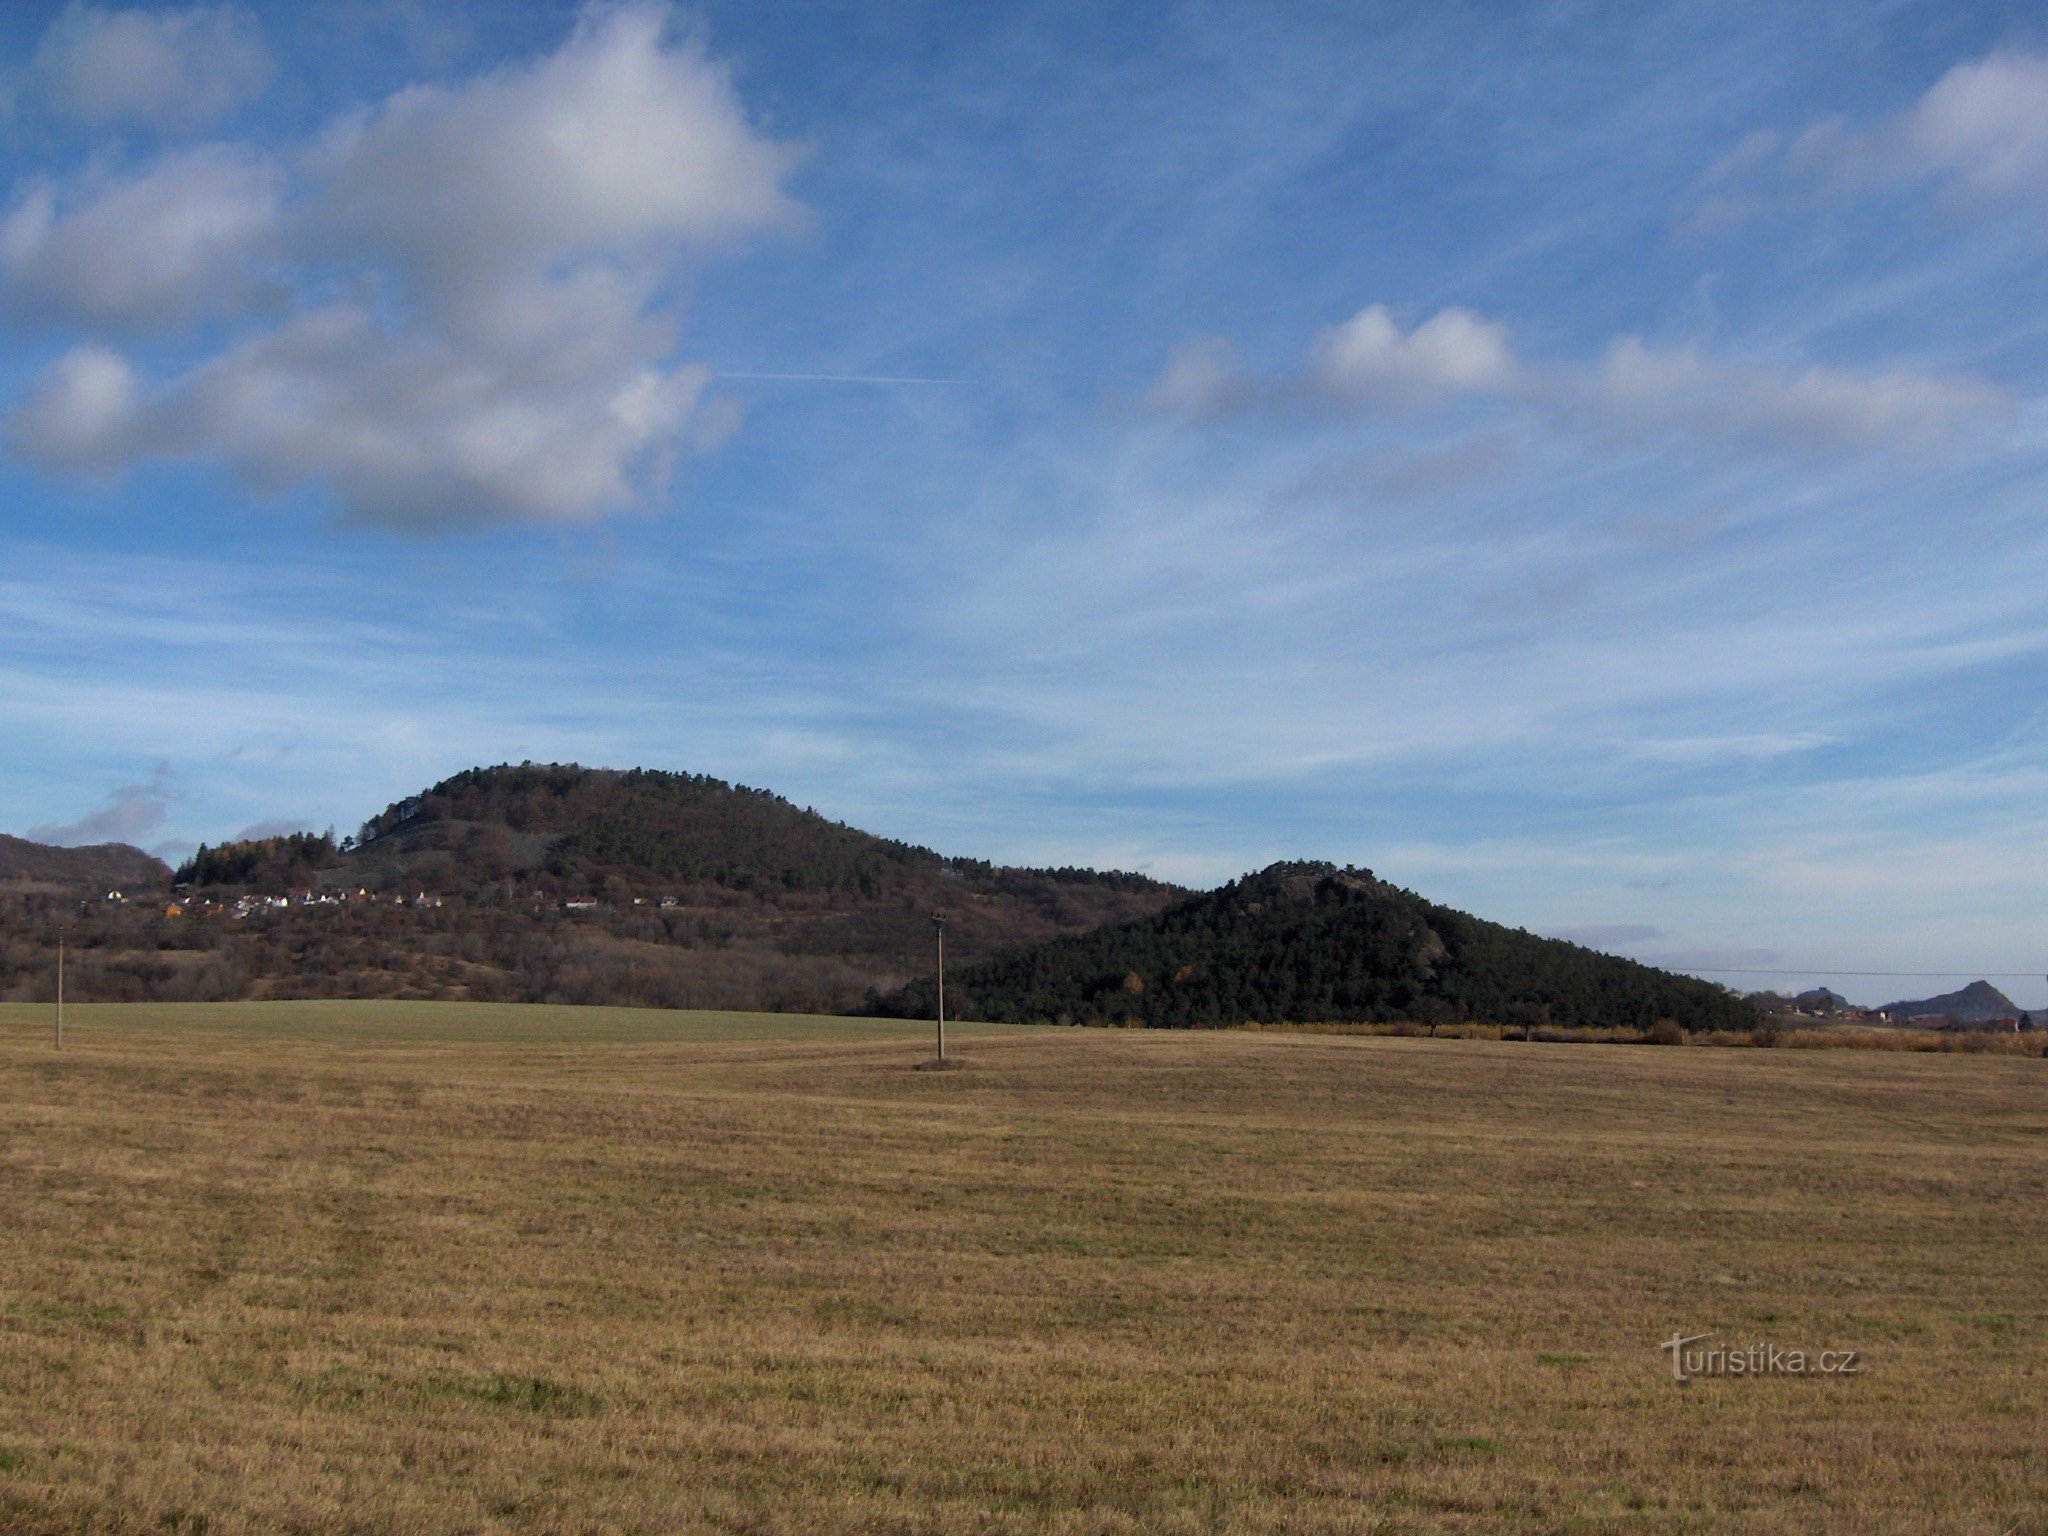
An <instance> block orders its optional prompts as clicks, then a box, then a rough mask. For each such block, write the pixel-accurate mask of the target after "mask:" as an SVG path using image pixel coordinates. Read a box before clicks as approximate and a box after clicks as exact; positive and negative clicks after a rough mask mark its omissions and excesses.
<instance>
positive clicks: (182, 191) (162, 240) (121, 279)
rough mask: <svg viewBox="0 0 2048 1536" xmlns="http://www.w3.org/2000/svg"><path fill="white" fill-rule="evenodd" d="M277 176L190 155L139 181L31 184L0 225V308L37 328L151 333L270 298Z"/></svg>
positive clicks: (269, 164) (255, 163) (244, 161)
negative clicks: (268, 267) (266, 262)
mask: <svg viewBox="0 0 2048 1536" xmlns="http://www.w3.org/2000/svg"><path fill="white" fill-rule="evenodd" d="M283 191H284V175H283V172H282V170H281V168H280V167H279V166H278V165H277V164H275V163H274V162H273V161H271V160H268V159H266V158H263V157H260V156H256V155H251V154H249V153H247V152H243V151H235V150H228V149H220V148H208V149H200V150H194V151H192V152H191V153H188V154H183V155H177V156H174V157H172V158H169V159H167V160H165V161H163V162H162V163H160V164H159V165H157V166H155V167H154V168H153V169H151V170H150V171H148V172H147V173H145V174H142V175H139V176H133V177H129V178H126V179H122V180H115V181H104V182H100V183H97V184H94V185H89V186H85V187H78V188H72V189H66V190H62V191H60V189H59V188H57V187H55V186H52V185H50V184H47V183H45V184H42V185H39V186H35V187H32V188H31V189H30V190H29V191H28V192H27V193H26V194H25V195H24V196H22V197H21V198H20V199H19V200H18V201H17V202H16V204H15V206H14V207H13V209H12V210H10V211H9V213H8V214H7V216H6V218H5V220H4V221H0V275H4V277H5V279H6V284H7V288H6V292H7V298H8V302H9V305H10V307H11V308H12V309H13V310H14V311H15V312H16V313H17V314H21V315H28V316H32V317H34V318H36V319H38V320H40V321H45V322H48V321H58V322H80V323H84V324H89V325H98V326H104V327H108V328H112V329H117V330H155V329H160V328H163V327H166V326H172V325H178V324H181V323H184V322H187V321H190V320H193V319H196V318H199V317H201V316H203V315H207V314H218V313H223V312H233V311H236V310H239V309H242V308H245V307H247V306H249V305H250V304H251V303H252V302H257V301H260V300H263V299H266V298H272V299H274V298H276V297H277V296H278V295H279V288H278V284H277V283H276V281H275V279H269V280H266V279H264V278H263V277H262V276H261V275H260V274H259V272H258V271H257V269H256V267H255V266H254V265H253V263H255V262H256V261H257V260H258V259H259V258H261V257H262V256H264V255H265V254H268V253H271V248H272V247H273V246H274V243H275V239H276V234H277V222H278V216H279V208H280V200H281V198H282V196H283Z"/></svg>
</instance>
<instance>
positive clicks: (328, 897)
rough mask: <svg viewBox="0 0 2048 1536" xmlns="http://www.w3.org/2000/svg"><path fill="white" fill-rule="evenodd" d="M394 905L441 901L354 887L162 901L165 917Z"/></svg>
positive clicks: (114, 897)
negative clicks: (383, 903)
mask: <svg viewBox="0 0 2048 1536" xmlns="http://www.w3.org/2000/svg"><path fill="white" fill-rule="evenodd" d="M106 899H107V900H108V901H110V902H125V901H126V900H127V899H128V898H127V897H126V896H124V895H123V894H122V893H121V892H119V891H109V892H107V897H106ZM386 901H388V902H389V903H390V904H391V905H392V906H395V907H405V906H412V907H438V906H442V905H444V903H443V901H442V899H441V898H440V897H439V896H429V895H428V894H427V893H426V892H425V891H421V892H420V893H419V894H418V895H416V896H404V895H397V896H385V895H384V894H383V893H382V892H377V891H370V890H362V889H358V890H356V891H353V892H351V891H314V890H298V891H292V892H290V893H289V894H287V895H284V896H259V895H255V894H253V893H245V894H243V895H241V896H237V897H235V898H234V900H232V901H226V900H217V899H215V898H214V897H212V896H173V897H172V898H171V899H170V900H169V901H168V902H167V903H165V905H164V916H165V917H207V916H216V915H218V916H226V917H253V916H255V915H256V914H257V913H259V912H278V911H288V910H290V909H291V908H293V907H340V906H347V905H349V904H351V903H354V902H386Z"/></svg>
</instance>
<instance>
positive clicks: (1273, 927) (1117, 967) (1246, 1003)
mask: <svg viewBox="0 0 2048 1536" xmlns="http://www.w3.org/2000/svg"><path fill="white" fill-rule="evenodd" d="M946 990H947V998H948V1002H949V1004H950V1005H951V1006H950V1007H949V1010H948V1011H949V1012H952V1011H954V1010H955V1009H957V1011H958V1012H959V1014H960V1015H961V1016H962V1017H965V1018H978V1019H987V1020H991V1021H1000V1022H1015V1023H1023V1022H1053V1023H1084V1022H1103V1023H1118V1024H1145V1025H1153V1026H1160V1027H1168V1028H1174V1027H1180V1028H1201V1027H1205V1026H1217V1025H1229V1024H1238V1023H1242V1022H1246V1021H1248V1020H1259V1021H1294V1022H1319V1023H1321V1022H1328V1023H1339V1022H1390V1021H1397V1020H1415V1021H1418V1022H1423V1023H1431V1022H1451V1021H1453V1020H1460V1019H1472V1020H1478V1021H1482V1022H1487V1023H1499V1024H1509V1025H1519V1024H1553V1023H1554V1024H1558V1025H1565V1026H1594V1027H1623V1028H1642V1027H1646V1026H1648V1025H1650V1024H1653V1023H1655V1022H1656V1021H1658V1020H1660V1019H1674V1020H1676V1021H1677V1022H1678V1023H1679V1024H1681V1025H1683V1026H1684V1027H1685V1028H1687V1029H1692V1030H1699V1029H1737V1028H1747V1027H1749V1026H1750V1025H1751V1024H1753V1023H1754V1022H1755V1021H1756V1018H1755V1014H1754V1012H1753V1011H1752V1010H1751V1009H1750V1008H1749V1006H1748V1005H1747V1004H1745V1003H1744V1002H1742V1001H1741V1000H1740V999H1738V998H1736V997H1735V996H1733V995H1732V994H1730V993H1729V992H1727V991H1726V990H1724V989H1722V988H1720V987H1717V986H1714V985H1713V984H1712V983H1709V982H1705V981H1700V980H1697V979H1695V978H1693V977H1688V976H1678V975H1674V974H1672V973H1671V972H1668V971H1660V970H1657V969H1655V968H1654V967H1651V966H1647V965H1643V964H1640V963H1638V962H1636V961H1633V960H1625V959H1620V958H1618V957H1616V956H1613V955H1606V954H1602V953H1600V952H1598V951H1596V950H1591V949H1586V948H1584V947H1582V946H1580V945H1577V944H1572V943H1568V942H1566V941H1564V940H1561V939H1547V938H1541V937H1538V936H1537V935H1535V934H1532V933H1528V932H1526V931H1524V930H1522V929H1518V928H1507V927H1504V926H1502V925H1501V924H1499V923H1491V922H1487V921H1486V920H1485V919H1483V918H1477V917H1473V916H1471V915H1469V914H1467V913H1464V912H1459V911H1456V910H1454V909H1452V908H1449V907H1443V906H1439V905H1437V904H1435V903H1434V902H1430V901H1427V900H1425V899H1424V898H1423V897H1421V896H1418V895H1416V894H1414V893H1413V892H1411V891H1405V890H1402V889H1400V888H1399V887H1397V886H1394V885H1391V884H1389V883H1387V882H1386V881H1384V880H1380V879H1377V878H1376V877H1374V875H1373V874H1372V872H1371V871H1369V870H1359V869H1351V868H1339V867H1338V866H1336V865H1333V864H1325V863H1283V864H1275V865H1273V866H1271V867H1270V868H1268V869H1264V870H1260V871H1259V872H1257V873H1255V874H1250V875H1246V876H1245V877H1244V878H1243V879H1241V880H1235V881H1232V882H1231V883H1230V884H1228V885H1226V886H1224V887H1222V888H1221V889H1220V890H1216V891H1211V892H1205V893H1201V894H1198V895H1191V896H1188V897H1186V898H1184V899H1182V900H1180V901H1178V902H1176V903H1174V904H1173V905H1172V906H1170V907H1168V908H1167V909H1166V910H1164V911H1162V912H1160V913H1157V914H1156V915H1152V916H1147V917H1140V918H1136V919H1133V920H1131V921H1129V922H1126V923H1121V924H1116V925H1112V926H1108V927H1104V928H1101V929H1098V930H1096V931H1095V932H1092V933H1085V934H1079V935H1073V936H1068V937H1062V938H1057V939H1052V940H1048V941H1047V942H1045V943H1042V944H1039V945H1037V946H1035V947H1033V948H1030V949H1025V950H1019V951H1014V952H1012V953H1009V954H1005V955H998V956H996V957H994V958H993V959H990V960H986V961H983V962H982V963H980V964H978V965H967V966H963V967H961V968H960V969H958V970H955V971H949V973H948V975H947V978H946ZM932 992H933V985H932V980H931V978H930V977H924V978H920V979H919V980H918V981H916V982H914V983H912V984H911V985H909V986H907V987H906V988H904V989H903V990H902V991H901V992H899V993H897V994H896V995H894V996H893V997H891V998H888V999H886V1000H885V1002H884V1007H885V1008H886V1010H887V1011H888V1012H891V1013H895V1014H899V1015H904V1016H918V1015H923V1014H928V1013H929V1012H930V1011H931V1009H932V1006H933V1001H934V1000H933V997H932Z"/></svg>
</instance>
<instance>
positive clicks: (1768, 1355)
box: [1657, 1333, 1863, 1382]
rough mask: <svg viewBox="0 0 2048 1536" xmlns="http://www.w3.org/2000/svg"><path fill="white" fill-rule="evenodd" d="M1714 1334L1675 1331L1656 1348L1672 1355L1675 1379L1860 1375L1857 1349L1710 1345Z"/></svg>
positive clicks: (1859, 1355) (1861, 1360)
mask: <svg viewBox="0 0 2048 1536" xmlns="http://www.w3.org/2000/svg"><path fill="white" fill-rule="evenodd" d="M1713 1337H1714V1335H1713V1334H1711V1333H1695V1334H1689V1335H1688V1334H1680V1333H1674V1334H1673V1335H1671V1337H1670V1338H1668V1339H1666V1340H1665V1341H1664V1342H1663V1343H1662V1344H1659V1345H1658V1346H1657V1347H1658V1348H1659V1349H1661V1350H1663V1351H1664V1353H1666V1354H1667V1355H1669V1356H1670V1357H1671V1379H1672V1380H1673V1381H1680V1382H1684V1381H1695V1380H1698V1379H1699V1378H1701V1377H1705V1376H1860V1375H1862V1374H1863V1352H1862V1351H1861V1350H1855V1349H1787V1348H1785V1347H1783V1346H1782V1345H1778V1344H1751V1345H1749V1346H1747V1347H1746V1348H1745V1347H1741V1346H1736V1345H1729V1344H1713V1345H1709V1344H1708V1343H1707V1342H1706V1341H1707V1340H1708V1339H1711V1338H1713Z"/></svg>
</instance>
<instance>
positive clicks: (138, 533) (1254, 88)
mask: <svg viewBox="0 0 2048 1536" xmlns="http://www.w3.org/2000/svg"><path fill="white" fill-rule="evenodd" d="M824 12H825V8H820V7H815V6H809V5H794V4H788V5H785V4H772V3H752V4H745V5H742V4H712V5H708V6H704V7H701V8H690V9H665V8H658V7H654V6H650V5H609V6H595V7H588V6H576V5H570V4H555V3H546V4H528V5H516V4H492V5H481V4H479V5H474V6H468V7H465V6H463V5H460V4H444V5H433V6H427V5H423V4H405V3H398V0H360V3H352V0H312V3H307V4H300V5H292V6H275V7H265V6H250V7H236V6H201V7H197V8H193V7H150V8H144V9H141V10H123V9H118V8H114V7H108V6H79V5H44V6H38V5H33V4H23V5H17V6H11V7H8V8H7V9H6V11H5V13H4V15H0V49H4V67H0V127H4V138H0V153H4V161H5V171H4V174H5V176H6V179H7V182H8V191H7V194H6V202H5V205H4V223H0V323H4V324H5V326H6V328H7V329H6V334H7V337H8V345H7V348H6V350H5V352H4V354H0V359H4V361H0V410H4V413H5V442H6V451H5V456H4V458H0V719H4V720H5V721H6V724H7V729H6V730H5V731H4V733H0V828H4V829H5V830H9V831H13V832H17V833H29V834H31V835H39V836H44V837H48V838H52V839H67V840H89V839H97V838H101V837H121V838H124V839H127V840H131V841H136V842H139V843H142V844H144V845H145V846H150V847H156V848H162V849H165V850H167V851H168V852H169V853H170V854H171V855H173V856H175V854H176V853H177V852H178V851H180V850H181V849H182V848H184V847H187V846H189V845H190V844H192V843H194V842H196V841H198V840H201V839H207V840H219V839H221V838H224V837H229V836H233V835H236V834H238V833H241V832H243V831H245V830H247V829H250V828H259V827H261V828H268V827H275V826H283V825H310V826H316V827H318V826H326V825H329V824H332V825H335V826H338V827H342V828H344V829H345V828H348V827H350V826H352V825H353V824H354V823H355V822H357V821H359V820H360V819H361V818H362V817H364V816H365V815H367V814H369V813H370V812H372V811H374V810H376V809H378V808H380V807H381V806H383V805H384V804H385V803H387V802H388V801H390V800H392V799H395V798H398V797H400V796H402V795H404V794H406V793H409V792H411V791H413V790H415V789H417V788H419V787H421V786H422V785H424V784H426V783H429V782H431V781H433V780H435V779H437V778H440V777H442V776H444V775H445V774H447V773H449V772H452V771H454V770H456V769H459V768H462V767H466V766H469V765H471V764H474V763H486V762H495V761H503V760H511V761H518V760H521V759H526V758H533V759H548V760H576V761H581V762H585V763H593V764H608V765H636V764H637V765H645V766H654V767H666V768H677V769H687V770H692V771H702V772H709V773H713V774H717V775H719V776H721V777H725V778H730V779H735V780H739V781H742V782H746V783H752V784H759V785H766V786H769V787H771V788H774V789H776V790H778V791H780V792H782V793H784V794H786V795H788V796H789V797H791V798H792V799H794V800H796V801H797V802H799V803H801V804H812V805H815V806H817V807H818V808H819V809H820V810H823V811H826V812H827V813H829V814H831V815H834V816H837V817H840V818H842V819H845V820H848V821H851V822H853V823H854V824H856V825H859V826H863V827H866V828H869V829H871V830H874V831H878V832H883V833H887V834H890V835H893V836H898V837H904V838H909V839H912V840H915V841H920V842H924V843H928V844H931V845H932V846H935V847H938V848H941V849H943V850H946V851H949V852H963V853H974V854H978V855H986V856H990V857H994V858H998V859H1003V860H1009V861H1015V862H1031V863H1067V862H1079V863H1094V864H1113V865H1120V866H1125V867H1135V868H1143V869H1148V870H1151V871H1153V872H1156V873H1158V874H1161V875H1164V876H1167V877H1170V878H1175V879H1180V880H1185V881H1189V882H1194V883H1200V884H1208V883H1214V882H1217V881H1220V880H1223V879H1227V878H1229V877H1231V876H1233V875H1235V874H1237V873H1239V872H1241V871H1243V870H1245V869H1248V868H1252V867H1256V866H1259V865H1262V864H1264V863H1266V862H1269V861H1271V860H1272V859H1275V858H1280V857H1303V856H1307V857H1328V858H1334V859H1338V860H1348V861H1352V862H1357V863H1361V864H1365V865H1369V866H1371V867H1372V868H1374V869H1375V870H1377V871H1378V872H1380V873H1381V874H1383V875H1386V876H1388V877H1390V878H1392V879H1395V880H1397V881H1399V882H1401V883H1403V884H1406V885H1409V886H1412V887H1414V888H1417V889H1419V890H1422V891H1424V892H1426V893H1428V894H1430V895H1432V896H1434V897H1436V898H1438V899H1442V900H1446V901H1449V902H1452V903H1454V904H1456V905H1460V906H1464V907H1467V908H1470V909H1472V910H1475V911H1478V912H1481V913H1483V914H1485V915H1487V916H1491V917H1495V918H1499V919H1502V920H1505V921H1508V922H1513V923H1518V924H1523V925H1526V926H1529V927H1531V928H1535V929H1538V930H1541V931H1545V932H1553V933H1564V934H1569V935H1572V936H1576V937H1581V938H1585V939H1587V940H1588V941H1590V942H1596V943H1599V944H1601V945H1602V946H1603V947H1608V948H1612V949H1616V950H1618V951H1621V952H1626V953H1631V954H1635V955H1639V956H1642V957H1644V958H1647V959H1652V960H1655V961H1659V962H1662V963H1670V964H1677V965H1684V966H1696V967H1749V968H1751V971H1752V973H1753V974H1752V975H1751V976H1749V977H1744V976H1733V975H1731V976H1729V977H1727V979H1730V980H1736V981H1741V980H1745V979H1754V980H1758V981H1762V980H1766V979H1768V980H1771V981H1773V982H1776V983H1780V984H1789V983H1792V982H1794V981H1796V980H1797V979H1798V978H1796V977H1790V976H1786V977H1778V976H1770V977H1766V976H1765V975H1764V973H1766V972H1775V971H1779V970H1791V971H1796V970H1799V969H1800V968H1802V967H1812V968H1824V969H1828V970H1848V971H1854V970H1910V969H1915V968H1925V969H1927V970H1929V971H1948V970H1965V969H1966V970H1970V971H1972V972H1976V971H1993V972H2021V971H2027V970H2028V968H2030V967H2044V966H2048V959H2044V950H2048V945H2044V944H2043V943H2042V933H2041V924H2040V921H2039V913H2040V912H2041V911H2042V910H2043V909H2044V898H2048V842H2044V832H2048V750H2044V748H2048V741H2044V722H2043V709H2042V688H2041V681H2042V677H2043V656H2044V650H2048V583H2044V582H2043V580H2042V575H2041V573H2042V571H2043V569H2044V567H2043V561H2042V556H2043V553H2044V542H2048V522H2044V516H2043V514H2044V510H2048V509H2044V508H2043V506H2042V496H2041V487H2042V484H2043V480H2042V468H2043V461H2044V453H2048V407H2044V403H2043V393H2044V388H2048V335H2044V329H2048V321H2044V320H2043V318H2042V317H2043V316H2048V305H2044V302H2043V301H2044V299H2048V265H2044V261H2043V257H2044V255H2048V24H2044V22H2043V20H2042V18H2041V16H2040V14H2039V12H2038V9H2037V8H2035V7H2029V6H2021V5H2013V6H1991V5H1985V6H1964V5H1955V4H1894V5H1888V6H1872V5H1868V4H1858V5H1839V6H1830V5H1803V6H1790V5H1786V6H1778V7H1758V6H1747V5H1745V6H1732V5H1730V6H1717V5H1670V6H1632V7H1626V8H1619V9H1618V8H1615V7H1612V6H1604V5H1579V6H1574V5H1553V6H1518V7H1509V6H1497V5H1486V6H1480V5H1472V6H1457V5H1445V6H1428V7H1415V6H1396V5H1387V6H1372V5H1358V4H1342V5H1328V6H1310V5H1296V6H1211V5H1165V4H1162V5H1157V6H1144V7H1103V6H1099V5H1083V4H1074V5H1040V6H1031V5H1020V6H1005V7H961V6H953V5H926V6H916V5H891V4H874V5H866V6H860V7H843V8H831V12H832V13H831V14H825V13H824ZM1836 985H1837V986H1838V989H1839V990H1842V991H1845V992H1847V993H1848V994H1849V995H1850V996H1852V997H1858V998H1863V999H1868V1000H1872V1001H1876V1000H1882V999H1883V998H1885V997H1889V996H1894V995H1900V994H1907V993H1918V992H1924V991H1930V990H1935V989H1936V987H1937V986H1938V985H1945V983H1939V982H1938V981H1937V980H1936V979H1934V978H1929V980H1928V981H1927V983H1926V984H1925V985H1922V984H1920V983H1919V982H1917V981H1915V980H1911V979H1903V978H1902V979H1898V980H1893V979H1890V978H1860V979H1841V980H1838V981H1837V982H1836ZM2009 990H2010V991H2011V992H2012V994H2013V995H2014V996H2015V997H2016V998H2017V999H2019V1000H2020V1001H2022V1002H2025V1003H2028V1004H2030V1005H2039V1004H2042V1003H2044V1002H2048V984H2044V983H2043V982H2042V981H2040V980H2039V979H2036V980H2034V981H2032V982H2025V981H2020V982H2014V983H2012V984H2011V985H2010V987H2009Z"/></svg>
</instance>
